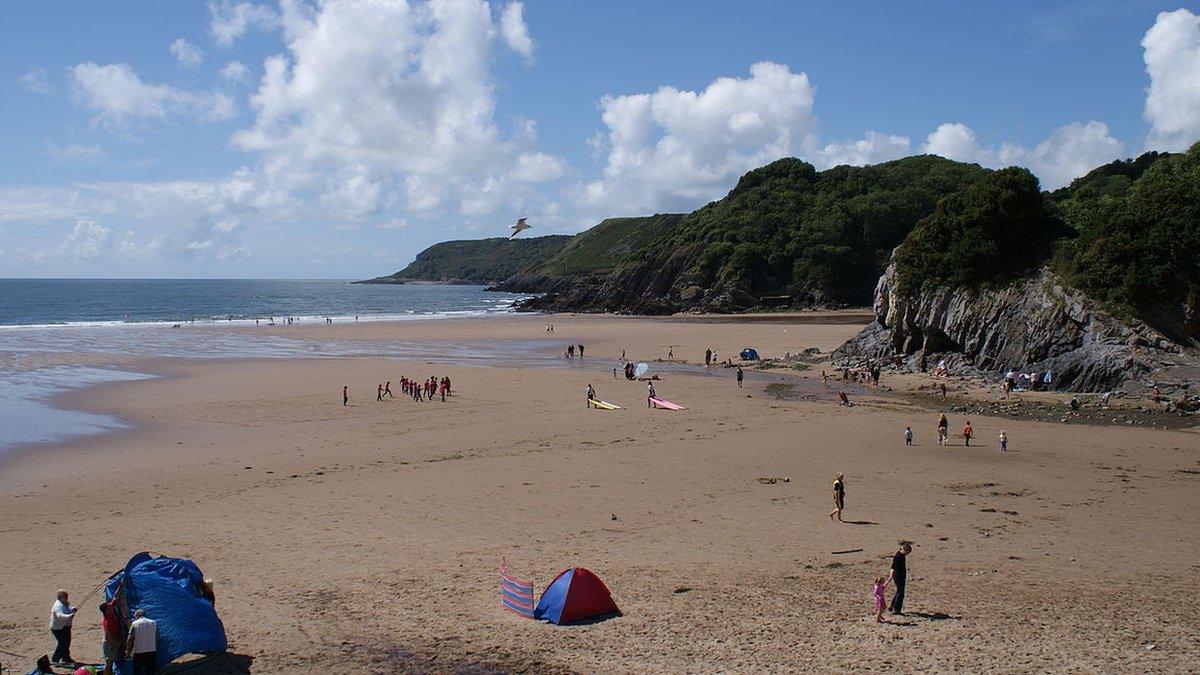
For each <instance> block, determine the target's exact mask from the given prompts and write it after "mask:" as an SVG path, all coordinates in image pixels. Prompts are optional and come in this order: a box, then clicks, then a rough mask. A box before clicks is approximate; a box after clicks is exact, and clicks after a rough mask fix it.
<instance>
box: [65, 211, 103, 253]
mask: <svg viewBox="0 0 1200 675" xmlns="http://www.w3.org/2000/svg"><path fill="white" fill-rule="evenodd" d="M111 234H112V230H111V229H109V228H107V227H104V226H103V225H100V224H98V223H96V221H94V220H85V219H80V220H77V221H75V227H74V228H73V229H72V230H71V233H70V234H68V235H67V238H66V240H65V241H64V242H63V243H62V249H61V251H62V253H65V254H67V255H69V256H72V257H74V258H78V259H80V260H94V259H96V258H99V257H100V256H101V255H102V254H103V253H104V252H105V251H106V250H107V249H108V245H109V241H110V239H111V236H110V235H111Z"/></svg>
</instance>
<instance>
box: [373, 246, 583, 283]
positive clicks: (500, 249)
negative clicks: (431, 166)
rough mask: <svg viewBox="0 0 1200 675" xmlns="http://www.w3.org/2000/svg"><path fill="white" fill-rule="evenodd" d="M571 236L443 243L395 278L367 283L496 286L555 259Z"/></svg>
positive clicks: (420, 255)
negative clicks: (525, 269)
mask: <svg viewBox="0 0 1200 675" xmlns="http://www.w3.org/2000/svg"><path fill="white" fill-rule="evenodd" d="M570 239H571V237H570V236H569V235H558V234H555V235H548V236H544V237H530V238H528V239H526V238H519V239H505V238H500V237H496V238H492V239H473V240H465V241H444V242H442V243H440V244H434V245H433V246H430V247H429V248H427V249H425V250H424V251H421V253H419V254H417V258H416V260H414V261H413V262H412V264H410V265H409V266H408V267H405V268H404V269H402V270H400V271H399V272H396V273H395V274H392V275H389V276H386V277H378V278H376V279H371V280H369V281H366V282H364V283H377V284H402V283H405V282H409V281H436V282H446V283H451V282H453V283H463V284H493V283H496V282H498V281H500V280H502V279H507V278H509V277H511V276H512V275H514V274H516V273H517V272H518V271H519V270H521V269H523V268H525V267H528V266H529V265H536V264H538V263H540V262H542V261H543V260H545V259H546V258H548V257H550V256H551V255H553V254H554V253H555V252H556V251H558V250H559V249H560V248H562V247H563V245H565V244H566V243H567V241H568V240H570Z"/></svg>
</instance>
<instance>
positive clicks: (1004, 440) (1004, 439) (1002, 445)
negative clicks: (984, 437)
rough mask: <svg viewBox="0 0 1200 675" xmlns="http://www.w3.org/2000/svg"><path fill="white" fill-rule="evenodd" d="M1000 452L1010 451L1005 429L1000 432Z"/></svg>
mask: <svg viewBox="0 0 1200 675" xmlns="http://www.w3.org/2000/svg"><path fill="white" fill-rule="evenodd" d="M1000 450H1001V451H1002V452H1007V451H1008V434H1006V433H1004V430H1003V429H1001V430H1000Z"/></svg>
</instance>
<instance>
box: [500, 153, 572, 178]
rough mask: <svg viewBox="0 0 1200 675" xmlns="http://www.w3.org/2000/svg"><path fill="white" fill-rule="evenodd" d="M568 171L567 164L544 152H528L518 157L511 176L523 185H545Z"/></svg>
mask: <svg viewBox="0 0 1200 675" xmlns="http://www.w3.org/2000/svg"><path fill="white" fill-rule="evenodd" d="M565 171H566V163H565V162H563V161H562V160H561V159H559V158H558V157H553V156H551V155H547V154H546V153H544V152H526V153H522V154H521V155H519V156H518V157H517V163H516V166H514V167H513V169H512V172H511V176H512V178H513V179H514V180H517V181H520V182H522V183H545V182H549V181H554V180H558V179H559V178H561V177H562V175H563V173H564V172H565Z"/></svg>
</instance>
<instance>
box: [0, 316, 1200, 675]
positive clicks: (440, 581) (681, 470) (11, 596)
mask: <svg viewBox="0 0 1200 675" xmlns="http://www.w3.org/2000/svg"><path fill="white" fill-rule="evenodd" d="M547 321H553V322H554V324H555V329H556V330H555V333H554V334H553V335H552V336H549V337H550V338H552V339H553V342H547V343H545V345H544V349H545V350H546V351H547V353H556V352H557V351H558V350H559V348H560V346H561V345H565V343H567V342H583V343H584V344H586V345H587V346H588V348H587V351H586V354H587V358H586V359H585V361H584V362H583V363H580V362H579V361H578V360H574V361H571V362H569V363H568V362H565V361H553V364H554V365H555V366H556V367H553V368H544V367H536V366H534V365H529V364H507V363H495V364H490V365H489V367H468V366H461V365H447V364H444V363H427V362H425V361H401V360H395V359H386V358H379V357H365V358H338V359H311V360H304V359H294V360H279V359H276V360H244V361H220V360H216V361H207V362H197V361H179V360H171V359H156V360H154V361H152V362H146V363H143V364H139V366H140V367H142V368H143V369H145V370H150V371H152V372H156V373H159V374H162V375H164V377H163V378H161V379H156V380H150V381H140V382H128V383H119V384H112V385H106V386H104V387H102V388H99V389H92V390H86V391H84V392H82V393H80V394H76V395H74V396H72V397H71V399H70V400H69V401H68V403H70V404H72V405H78V406H81V407H84V408H87V409H91V410H97V411H106V412H113V413H116V414H119V415H121V416H122V417H124V418H126V419H128V420H130V421H132V422H134V423H135V424H136V425H137V426H136V428H135V429H133V430H130V431H127V432H123V433H120V434H115V435H108V436H101V437H91V438H86V439H82V440H76V441H72V442H70V443H66V444H63V445H61V446H57V447H42V448H36V449H33V450H30V451H27V452H23V453H20V454H19V455H17V456H16V457H14V458H12V459H10V460H7V461H6V462H5V463H4V464H3V465H2V466H0V530H2V531H3V542H4V545H3V546H0V579H3V588H4V592H3V593H2V594H0V648H3V649H5V650H8V651H14V652H17V653H22V654H34V653H42V652H45V651H48V650H49V648H50V647H51V646H52V643H51V640H50V636H49V633H48V631H47V630H46V628H45V617H46V614H47V612H48V609H49V606H50V603H51V602H52V600H53V592H54V590H55V589H57V588H59V587H65V588H68V589H70V590H71V591H72V593H73V596H74V598H75V599H77V600H78V599H80V598H81V597H82V596H83V595H84V594H85V593H86V592H87V591H88V590H89V589H91V588H92V587H93V586H95V585H96V584H97V583H99V582H100V581H101V580H102V579H103V577H104V576H106V575H107V574H108V573H110V572H111V571H113V570H115V569H116V568H118V567H120V566H121V565H122V564H123V563H124V562H125V560H126V559H128V557H129V556H130V555H132V554H133V553H135V552H137V551H139V550H144V549H149V550H151V551H155V552H162V553H167V554H171V555H178V556H186V557H191V558H193V559H195V560H196V562H197V563H198V564H199V565H200V566H201V568H202V569H203V570H204V571H205V573H206V574H207V575H209V576H211V577H213V578H214V579H215V580H216V582H217V589H216V590H217V595H218V604H217V607H218V610H219V611H220V614H221V616H222V618H223V620H224V621H225V624H226V628H227V630H228V634H229V638H230V651H231V653H232V654H233V656H232V657H229V658H225V659H220V660H218V661H215V662H212V663H209V664H206V665H205V666H204V667H203V668H201V669H197V671H193V672H239V671H246V670H248V671H249V672H255V673H277V672H294V671H295V670H297V669H299V670H305V669H308V670H312V671H313V672H330V673H340V672H380V673H388V672H460V671H465V672H492V671H499V672H516V671H522V672H596V673H600V672H604V673H607V672H702V671H703V672H711V671H728V672H786V671H831V670H833V671H847V670H854V671H864V670H914V669H926V670H937V671H948V670H971V671H981V670H1001V669H1003V670H1007V671H1031V670H1040V671H1066V670H1075V671H1078V670H1083V671H1098V672H1127V671H1176V672H1186V671H1194V670H1195V669H1196V667H1197V664H1198V663H1200V620H1198V619H1197V618H1196V616H1195V610H1194V592H1193V590H1192V588H1191V587H1192V586H1193V583H1192V580H1193V579H1194V578H1195V575H1196V573H1197V572H1198V571H1200V560H1198V559H1197V554H1198V553H1200V549H1198V548H1197V545H1196V542H1197V541H1200V525H1198V524H1197V522H1196V519H1195V514H1196V513H1197V512H1198V508H1200V473H1198V471H1200V434H1197V432H1196V431H1194V430H1151V429H1140V428H1123V427H1106V428H1100V427H1084V426H1079V425H1071V424H1058V423H1045V422H1035V421H1026V420H1020V419H1013V420H1003V419H999V418H991V417H980V418H972V420H971V421H972V423H973V426H974V428H975V431H976V438H977V439H978V447H971V448H964V447H962V446H961V445H960V444H961V440H959V439H955V440H954V443H955V445H953V446H950V447H939V446H938V445H936V442H935V435H934V422H935V418H936V415H935V414H934V412H933V411H931V410H929V409H927V406H925V405H924V404H920V405H919V403H920V402H919V401H914V400H912V399H911V398H905V397H901V396H889V395H886V394H884V393H876V392H864V393H862V394H861V395H857V396H856V397H855V400H856V403H857V405H856V406H854V407H853V408H842V407H839V406H837V405H836V404H835V403H833V402H832V401H830V400H828V398H826V397H825V396H823V395H817V396H815V398H814V400H796V401H790V400H776V399H775V398H774V397H772V396H769V395H768V394H767V393H766V392H765V386H766V385H767V384H770V383H771V382H772V381H773V380H772V379H771V378H773V377H778V376H777V375H775V374H773V373H771V374H766V375H763V376H761V377H752V378H750V379H749V380H748V382H747V388H746V389H738V387H737V386H736V384H735V383H734V380H733V378H732V371H731V370H728V369H709V370H708V371H703V369H702V368H694V369H692V372H690V373H682V372H677V371H673V370H667V371H666V372H664V374H663V375H662V377H663V379H662V380H660V381H659V382H658V383H656V386H657V388H658V391H659V393H660V395H662V396H664V397H665V398H668V399H670V400H673V401H676V402H678V403H681V404H683V405H685V406H687V410H684V411H680V412H667V411H662V410H650V409H647V408H646V407H645V398H644V397H645V394H644V391H645V389H644V386H645V385H644V384H643V383H638V382H626V381H625V380H623V379H620V380H613V379H612V375H611V368H612V367H613V366H614V365H615V362H614V358H615V357H616V356H617V355H619V354H620V351H621V350H622V349H625V350H626V352H627V355H628V356H630V357H631V358H636V359H640V360H652V359H655V358H665V357H666V353H667V349H672V350H673V351H674V354H675V356H676V357H677V358H678V359H686V360H687V361H689V362H690V363H691V364H696V363H698V362H699V363H701V364H702V362H703V352H704V349H705V348H706V347H712V348H716V349H717V351H718V356H719V357H720V358H721V359H722V360H723V359H724V358H726V357H727V356H730V357H731V356H734V354H735V352H736V351H738V350H740V349H741V348H742V347H744V346H753V347H756V348H757V349H759V351H760V352H762V353H763V355H764V356H776V355H782V353H783V352H784V351H792V352H793V353H795V352H799V351H802V350H803V349H805V348H808V347H819V348H821V349H824V350H827V349H829V348H831V347H833V346H836V345H837V344H838V343H839V342H840V341H841V340H843V339H845V338H846V337H849V336H850V335H852V334H853V333H854V332H856V330H857V327H856V326H854V325H848V324H845V323H826V324H811V323H810V324H797V323H794V322H784V321H780V322H777V323H770V322H763V321H758V322H753V323H749V324H742V323H736V322H728V321H726V320H721V321H714V322H704V321H699V320H695V319H689V320H687V321H678V320H674V321H673V320H652V319H632V318H629V319H626V318H614V317H571V316H558V317H552V318H547V317H541V316H524V317H512V318H505V319H489V320H460V321H442V322H410V323H408V324H403V325H397V324H388V325H384V324H379V325H372V324H359V325H357V326H355V325H335V326H332V327H327V326H316V325H314V326H301V327H295V328H292V329H286V328H281V327H277V328H275V329H269V330H277V331H287V330H291V331H293V334H297V335H299V334H302V333H305V332H311V333H312V334H313V335H314V336H320V337H322V338H326V339H330V338H332V339H338V340H362V341H370V340H395V339H431V340H436V339H454V340H462V341H486V340H495V339H504V340H545V339H547V337H548V336H547V335H546V333H545V324H546V322H547ZM245 330H253V329H245ZM264 330H267V329H264ZM653 365H655V367H656V369H657V368H659V366H658V364H653ZM518 366H519V367H518ZM663 368H664V370H665V369H666V367H665V366H664V367H663ZM814 372H819V369H818V370H816V371H812V370H810V371H805V372H804V373H801V374H800V376H802V377H809V378H810V379H809V380H808V382H807V384H806V385H804V386H807V387H810V388H812V390H814V391H815V390H816V387H818V385H817V383H816V381H815V380H812V379H811V378H812V377H813V374H814ZM403 374H408V375H410V376H412V377H416V378H423V377H427V376H428V375H431V374H436V375H439V376H440V375H442V374H448V375H449V376H450V377H451V378H452V379H453V382H454V386H455V390H456V395H455V396H453V397H452V399H451V400H450V401H447V402H446V403H444V404H443V403H441V402H436V401H435V402H425V403H416V402H413V401H411V400H408V399H404V398H398V399H396V400H389V401H386V402H384V403H377V402H375V400H374V392H375V385H376V384H377V383H378V382H382V381H384V380H386V379H391V380H392V385H393V390H397V394H398V395H399V392H398V384H397V381H398V379H399V377H400V376H401V375H403ZM589 382H591V383H592V384H593V385H594V386H595V387H596V388H597V390H598V393H599V394H600V396H601V397H602V398H604V399H606V400H609V401H613V402H616V403H619V404H622V405H625V406H627V408H626V409H625V410H620V411H596V410H589V409H586V408H585V407H584V400H583V399H584V395H583V392H584V389H585V387H586V385H587V384H588V383H589ZM343 383H345V384H349V385H350V387H351V395H352V403H353V404H354V405H352V406H349V407H343V406H341V405H340V390H341V385H342V384H343ZM822 393H823V392H822ZM948 407H949V406H948ZM950 421H951V429H952V431H954V430H957V429H958V428H959V427H961V426H962V423H963V422H964V421H965V418H964V417H963V416H962V415H960V414H955V413H951V414H950ZM905 426H912V427H913V429H914V431H915V432H916V445H915V446H914V447H905V445H904V442H903V437H902V434H903V430H904V427H905ZM1001 427H1002V428H1004V429H1005V430H1006V431H1007V432H1008V435H1009V438H1010V439H1011V440H1010V452H1008V453H1001V452H1000V451H999V449H998V448H997V447H996V444H995V437H996V434H997V433H998V432H999V429H1000V428H1001ZM973 446H974V444H973ZM838 471H843V472H845V474H846V483H847V507H848V508H847V512H846V520H847V521H853V522H848V523H845V524H834V523H831V522H830V520H829V518H828V516H827V515H826V514H827V513H828V512H829V510H830V508H831V507H832V504H831V497H830V480H831V479H832V477H833V475H834V474H835V473H836V472H838ZM785 479H786V480H785ZM899 539H907V540H912V541H913V542H914V543H915V550H914V552H913V554H912V556H911V558H910V572H909V584H908V600H907V602H906V607H907V609H908V610H909V614H908V616H906V617H904V618H896V619H895V620H894V622H893V623H892V624H890V625H885V626H877V625H876V624H875V623H874V620H873V619H874V613H873V609H872V608H871V606H870V590H871V581H872V579H873V578H874V576H875V575H876V574H880V573H884V572H885V571H886V569H887V566H888V562H889V559H890V556H891V554H892V552H893V551H894V550H895V546H896V542H897V540H899ZM853 549H862V551H860V552H854V553H846V554H838V553H834V552H836V551H847V550H853ZM503 560H507V561H508V563H509V565H510V567H511V569H512V571H513V572H514V573H516V574H518V575H520V576H524V577H526V578H530V579H532V580H534V581H535V583H536V585H537V587H538V590H539V591H540V590H541V589H542V588H544V586H545V584H546V583H548V582H549V581H550V580H551V579H552V578H553V577H554V575H555V574H557V573H558V572H559V571H560V570H561V569H563V568H565V567H568V566H573V565H580V566H584V567H587V568H589V569H591V570H593V571H594V572H596V573H597V574H598V575H599V576H600V577H601V578H602V579H604V581H605V582H606V583H607V584H608V586H609V588H610V589H612V592H613V596H614V598H615V600H616V602H617V604H618V605H619V606H620V607H621V608H622V610H623V612H624V616H622V617H619V618H616V619H612V620H609V621H604V622H600V623H596V624H592V625H586V626H576V627H554V626H550V625H546V624H539V623H534V622H531V621H526V620H522V619H520V618H517V617H515V616H513V615H511V614H509V613H507V612H505V611H503V610H502V609H501V608H500V604H499V597H498V579H497V568H498V566H499V565H500V563H501V561H503ZM889 594H890V593H889ZM94 605H95V602H94V601H89V602H88V604H87V605H86V606H85V607H84V608H83V610H82V613H81V615H80V618H79V619H78V620H77V622H76V638H75V639H76V645H77V647H76V649H75V652H76V655H77V657H81V658H94V657H96V656H98V654H99V644H98V641H99V628H98V613H97V612H96V610H95V607H94ZM5 665H8V662H7V661H6V662H5ZM22 665H23V664H22Z"/></svg>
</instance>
